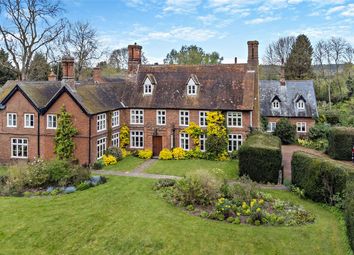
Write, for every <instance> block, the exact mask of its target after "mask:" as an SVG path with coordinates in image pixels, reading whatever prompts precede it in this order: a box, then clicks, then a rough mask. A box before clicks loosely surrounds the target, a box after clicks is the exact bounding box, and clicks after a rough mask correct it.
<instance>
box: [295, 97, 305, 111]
mask: <svg viewBox="0 0 354 255" xmlns="http://www.w3.org/2000/svg"><path fill="white" fill-rule="evenodd" d="M296 107H297V109H299V110H304V109H305V102H304V100H302V99H300V100H299V101H298V102H297V103H296Z"/></svg>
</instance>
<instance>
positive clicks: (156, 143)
mask: <svg viewBox="0 0 354 255" xmlns="http://www.w3.org/2000/svg"><path fill="white" fill-rule="evenodd" d="M161 150H162V136H153V137H152V151H153V154H154V157H158V156H159V154H160V151H161Z"/></svg>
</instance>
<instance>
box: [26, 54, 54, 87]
mask: <svg viewBox="0 0 354 255" xmlns="http://www.w3.org/2000/svg"><path fill="white" fill-rule="evenodd" d="M49 73H50V65H49V64H48V63H47V60H46V58H45V56H44V54H43V53H40V52H37V53H36V54H35V55H34V57H33V60H32V61H31V64H30V67H29V73H28V79H29V80H32V81H46V80H48V75H49Z"/></svg>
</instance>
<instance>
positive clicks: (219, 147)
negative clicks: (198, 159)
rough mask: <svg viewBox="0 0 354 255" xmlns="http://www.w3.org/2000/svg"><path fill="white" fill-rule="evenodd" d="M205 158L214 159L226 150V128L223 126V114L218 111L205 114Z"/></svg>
mask: <svg viewBox="0 0 354 255" xmlns="http://www.w3.org/2000/svg"><path fill="white" fill-rule="evenodd" d="M206 149H207V158H208V159H212V160H216V159H218V158H219V157H220V156H221V154H222V153H224V152H225V151H227V130H226V127H225V116H224V115H223V114H222V113H221V112H219V111H214V112H208V114H207V140H206Z"/></svg>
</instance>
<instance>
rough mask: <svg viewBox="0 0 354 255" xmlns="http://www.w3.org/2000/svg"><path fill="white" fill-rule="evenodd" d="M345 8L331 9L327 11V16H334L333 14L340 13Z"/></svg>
mask: <svg viewBox="0 0 354 255" xmlns="http://www.w3.org/2000/svg"><path fill="white" fill-rule="evenodd" d="M344 8H345V6H344V5H340V6H336V7H332V8H330V9H328V10H327V15H330V14H333V13H335V12H339V11H341V10H343V9H344Z"/></svg>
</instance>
